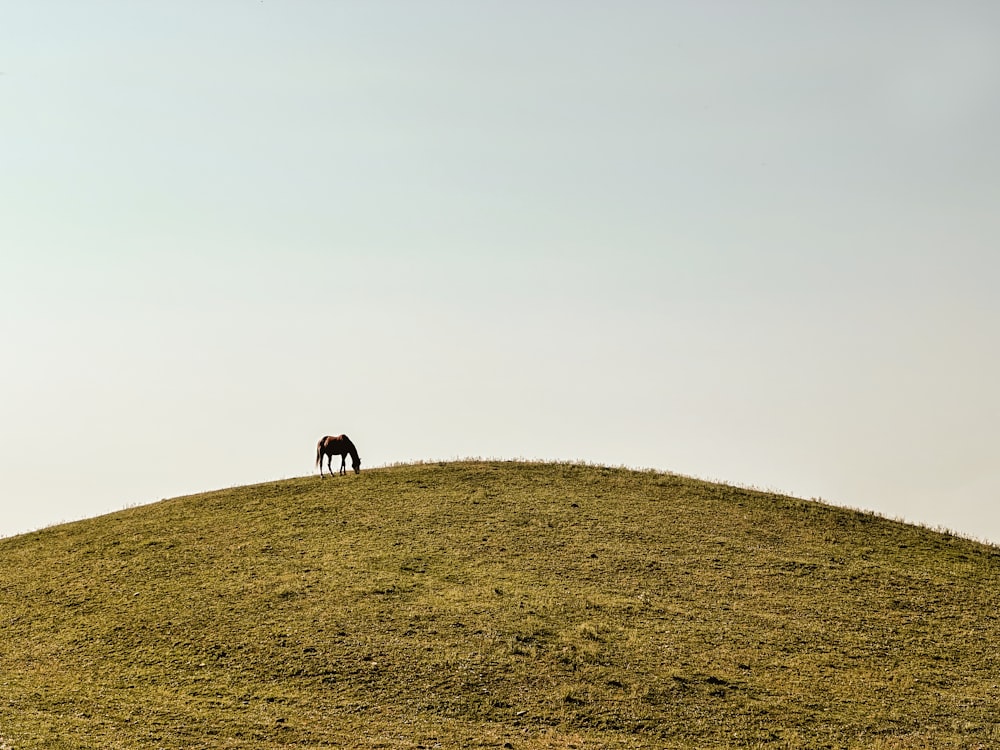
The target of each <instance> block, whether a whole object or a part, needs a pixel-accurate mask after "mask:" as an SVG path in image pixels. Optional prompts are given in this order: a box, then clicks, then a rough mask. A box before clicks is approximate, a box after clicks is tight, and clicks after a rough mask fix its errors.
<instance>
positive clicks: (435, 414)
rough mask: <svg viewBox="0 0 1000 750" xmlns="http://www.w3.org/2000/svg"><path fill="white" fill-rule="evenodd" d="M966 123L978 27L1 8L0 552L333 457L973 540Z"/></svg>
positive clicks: (992, 130) (973, 362) (538, 11)
mask: <svg viewBox="0 0 1000 750" xmlns="http://www.w3.org/2000/svg"><path fill="white" fill-rule="evenodd" d="M997 133H1000V4H997V3H994V2H978V1H974V0H956V1H955V2H950V3H940V2H927V1H922V0H912V1H911V0H907V1H906V2H902V1H895V0H884V1H881V2H868V1H867V0H864V1H862V0H847V1H846V2H844V1H840V2H816V3H801V2H797V1H795V0H760V1H759V2H736V1H735V0H733V1H729V2H723V1H718V0H708V1H706V2H701V1H698V2H695V1H693V0H692V1H690V2H681V1H680V0H678V1H677V2H663V1H661V0H656V1H653V0H648V1H643V0H622V1H621V2H615V3H605V2H593V1H591V0H579V1H577V0H574V1H573V2H569V1H568V0H562V1H555V0H531V2H527V1H523V2H522V1H521V0H504V2H500V1H499V0H481V1H480V2H475V3H470V2H460V1H459V0H422V1H421V2H409V1H406V2H403V1H402V0H400V1H397V2H393V1H390V0H365V1H364V2H362V1H361V0H338V1H337V2H325V1H324V2H319V1H315V2H308V1H305V0H281V1H278V0H263V2H261V1H260V0H252V1H250V0H216V1H214V2H212V3H203V2H193V1H190V0H173V1H172V2H169V3H166V2H144V3H134V2H126V1H125V0H105V1H99V0H94V1H93V2H87V3H81V2H75V1H74V2H68V1H66V2H62V1H60V0H38V2H33V3H23V2H14V1H13V0H0V335H2V349H0V351H2V354H0V392H2V394H3V395H2V398H0V483H2V489H0V536H4V535H13V534H18V533H23V532H26V531H29V530H34V529H38V528H42V527H46V526H49V525H52V524H57V523H62V522H66V521H73V520H77V519H81V518H87V517H92V516H96V515H99V514H103V513H107V512H111V511H115V510H118V509H121V508H124V507H131V506H134V505H141V504H144V503H148V502H154V501H157V500H160V499H163V498H169V497H174V496H178V495H183V494H192V493H197V492H202V491H209V490H214V489H220V488H226V487H232V486H238V485H244V484H250V483H256V482H264V481H270V480H277V479H283V478H288V477H297V476H303V475H308V474H310V473H314V472H315V468H314V465H313V463H314V458H315V445H316V441H317V440H318V439H319V438H320V437H321V436H323V435H326V434H332V435H336V434H339V433H347V434H348V435H350V436H351V437H352V438H353V440H354V442H355V443H356V444H357V446H358V449H359V451H360V454H361V457H362V461H363V464H362V466H363V468H365V469H367V468H371V467H378V466H384V465H388V464H392V463H396V462H410V461H437V460H450V459H456V458H466V457H482V458H503V459H530V460H535V459H539V460H569V461H585V462H590V463H595V464H602V465H611V466H629V467H636V468H653V469H658V470H662V471H670V472H676V473H680V474H685V475H688V476H695V477H700V478H704V479H710V480H714V481H723V482H727V483H730V484H736V485H742V486H751V487H757V488H760V489H766V490H776V491H780V492H784V493H788V494H793V495H796V496H798V497H803V498H821V499H823V500H824V501H826V502H829V503H834V504H836V505H842V506H849V507H854V508H862V509H866V510H872V511H875V512H877V513H880V514H882V515H885V516H888V517H890V518H901V519H905V520H907V521H911V522H914V523H921V524H925V525H928V526H931V527H934V528H939V527H940V528H946V529H949V530H952V531H955V532H958V533H961V534H963V535H966V536H971V537H973V538H976V539H981V540H984V541H991V542H995V543H1000V461H998V460H997V449H998V447H1000V392H998V383H1000V347H998V336H997V333H998V327H1000V326H998V324H1000V295H998V294H997V293H996V291H995V286H996V284H997V280H998V278H1000V210H997V209H998V206H1000V148H998V141H997V135H996V134H997ZM363 476H364V474H363V473H362V476H361V478H359V479H358V480H355V479H354V478H353V477H352V478H351V480H350V481H360V480H363ZM317 481H319V480H318V479H317ZM337 481H349V480H337Z"/></svg>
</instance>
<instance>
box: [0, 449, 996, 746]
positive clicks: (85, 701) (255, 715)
mask: <svg viewBox="0 0 1000 750" xmlns="http://www.w3.org/2000/svg"><path fill="white" fill-rule="evenodd" d="M998 613H1000V550H997V549H995V548H993V547H989V546H986V545H982V544H979V543H976V542H972V541H969V540H965V539H961V538H957V537H955V536H951V535H948V534H942V533H939V532H935V531H931V530H928V529H924V528H918V527H914V526H909V525H905V524H902V523H898V522H893V521H888V520H885V519H882V518H878V517H875V516H872V515H868V514H864V513H859V512H856V511H851V510H844V509H839V508H833V507H829V506H826V505H822V504H819V503H815V502H807V501H803V500H798V499H794V498H789V497H783V496H778V495H774V494H768V493H761V492H756V491H751V490H746V489H739V488H735V487H731V486H726V485H717V484H709V483H705V482H700V481H697V480H694V479H689V478H684V477H680V476H675V475H669V474H659V473H653V472H636V471H629V470H624V469H607V468H599V467H592V466H576V465H566V464H527V463H509V462H456V463H447V464H426V465H416V466H400V467H392V468H384V469H374V470H367V471H364V472H362V473H361V475H359V476H354V475H350V476H347V477H338V478H336V479H326V480H322V481H321V480H320V479H319V478H318V477H315V476H312V477H304V478H299V479H292V480H288V481H282V482H274V483H269V484H262V485H256V486H251V487H240V488H235V489H231V490H223V491H219V492H213V493H208V494H204V495H196V496H191V497H183V498H177V499H174V500H168V501H164V502H161V503H157V504H154V505H149V506H143V507H138V508H133V509H130V510H126V511H122V512H120V513H115V514H112V515H108V516H103V517H100V518H95V519H92V520H88V521H82V522H78V523H72V524H67V525H63V526H58V527H53V528H50V529H46V530H43V531H40V532H37V533H32V534H27V535H23V536H19V537H14V538H10V539H3V540H0V747H2V745H3V744H4V743H6V744H7V745H8V746H10V747H12V748H14V750H27V749H28V748H46V750H52V749H56V750H58V749H61V748H279V747H300V748H306V747H308V748H319V747H357V748H436V747H440V748H504V747H513V748H516V749H518V750H522V749H529V750H530V749H536V750H537V749H558V748H581V749H591V748H592V749H595V750H596V749H597V748H725V747H734V748H736V747H740V748H742V747H750V748H812V747H817V748H818V747H833V748H882V749H889V748H925V747H926V748H976V747H982V748H987V747H1000V723H998V719H997V715H998V713H1000V710H998V698H997V696H998V694H1000V649H998V645H997V644H1000V618H998Z"/></svg>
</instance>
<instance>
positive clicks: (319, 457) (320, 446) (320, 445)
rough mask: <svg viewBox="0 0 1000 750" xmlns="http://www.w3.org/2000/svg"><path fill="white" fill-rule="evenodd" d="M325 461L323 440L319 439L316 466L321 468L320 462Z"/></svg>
mask: <svg viewBox="0 0 1000 750" xmlns="http://www.w3.org/2000/svg"><path fill="white" fill-rule="evenodd" d="M322 459H323V438H320V439H319V442H318V443H316V465H317V466H319V462H320V461H321V460H322Z"/></svg>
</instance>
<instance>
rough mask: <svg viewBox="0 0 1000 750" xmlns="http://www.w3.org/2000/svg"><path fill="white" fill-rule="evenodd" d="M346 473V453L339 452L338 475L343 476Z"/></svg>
mask: <svg viewBox="0 0 1000 750" xmlns="http://www.w3.org/2000/svg"><path fill="white" fill-rule="evenodd" d="M346 473H347V454H346V453H341V454H340V475H341V476H343V475H344V474H346Z"/></svg>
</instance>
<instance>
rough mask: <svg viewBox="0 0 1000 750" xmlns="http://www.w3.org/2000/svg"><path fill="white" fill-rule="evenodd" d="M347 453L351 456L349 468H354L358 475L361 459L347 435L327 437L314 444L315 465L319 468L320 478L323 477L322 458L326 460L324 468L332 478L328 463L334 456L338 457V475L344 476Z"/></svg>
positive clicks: (331, 468) (331, 469)
mask: <svg viewBox="0 0 1000 750" xmlns="http://www.w3.org/2000/svg"><path fill="white" fill-rule="evenodd" d="M348 453H350V454H351V466H352V467H353V468H354V473H355V474H360V473H361V457H360V456H359V455H358V449H357V448H355V447H354V443H352V442H351V439H350V438H349V437H347V435H337V437H330V436H329V435H327V436H326V437H324V438H323V439H322V440H320V441H319V442H318V443H316V465H317V466H319V475H320V478H322V477H323V459H324V458H326V468H328V469H329V470H330V476H331V477H332V476H333V466H331V465H330V462H331V461H332V460H333V457H334V456H340V473H341V474H346V473H347V454H348Z"/></svg>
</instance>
